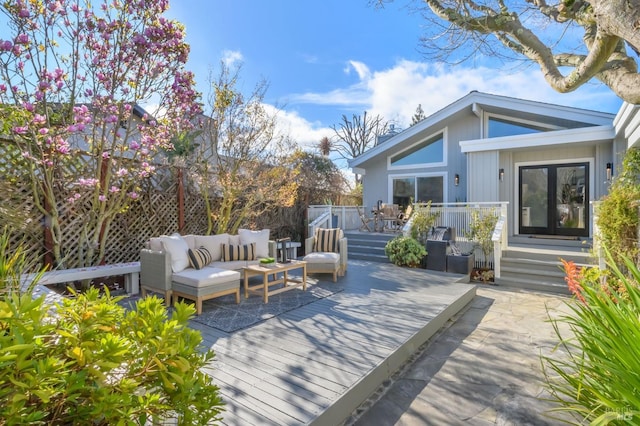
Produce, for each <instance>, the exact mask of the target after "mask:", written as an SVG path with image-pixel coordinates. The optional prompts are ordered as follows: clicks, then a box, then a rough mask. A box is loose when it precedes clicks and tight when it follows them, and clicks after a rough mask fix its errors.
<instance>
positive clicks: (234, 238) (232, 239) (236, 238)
mask: <svg viewBox="0 0 640 426" xmlns="http://www.w3.org/2000/svg"><path fill="white" fill-rule="evenodd" d="M229 244H231V245H234V246H237V245H240V244H242V243H241V242H240V235H229Z"/></svg>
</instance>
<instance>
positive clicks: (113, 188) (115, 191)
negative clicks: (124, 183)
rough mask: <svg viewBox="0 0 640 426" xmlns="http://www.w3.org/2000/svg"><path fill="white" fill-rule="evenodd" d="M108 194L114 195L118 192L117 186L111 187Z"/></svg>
mask: <svg viewBox="0 0 640 426" xmlns="http://www.w3.org/2000/svg"><path fill="white" fill-rule="evenodd" d="M109 192H111V193H112V194H116V193H118V192H120V188H118V187H117V186H112V187H111V188H109Z"/></svg>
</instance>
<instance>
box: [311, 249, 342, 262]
mask: <svg viewBox="0 0 640 426" xmlns="http://www.w3.org/2000/svg"><path fill="white" fill-rule="evenodd" d="M302 260H304V261H305V262H307V263H311V264H317V263H329V264H338V262H340V255H339V254H338V253H330V252H313V253H309V254H308V255H306V256H305V257H303V258H302Z"/></svg>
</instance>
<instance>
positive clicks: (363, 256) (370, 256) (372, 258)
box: [349, 251, 390, 263]
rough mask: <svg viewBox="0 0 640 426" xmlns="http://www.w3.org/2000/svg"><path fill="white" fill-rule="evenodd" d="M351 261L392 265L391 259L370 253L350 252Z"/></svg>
mask: <svg viewBox="0 0 640 426" xmlns="http://www.w3.org/2000/svg"><path fill="white" fill-rule="evenodd" d="M349 259H353V260H369V261H371V262H378V263H390V260H389V258H388V257H387V256H385V255H377V254H370V253H352V252H351V251H350V252H349Z"/></svg>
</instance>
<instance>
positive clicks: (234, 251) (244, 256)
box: [222, 243, 256, 262]
mask: <svg viewBox="0 0 640 426" xmlns="http://www.w3.org/2000/svg"><path fill="white" fill-rule="evenodd" d="M231 260H256V243H251V244H242V245H234V244H222V261H223V262H229V261H231Z"/></svg>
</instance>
